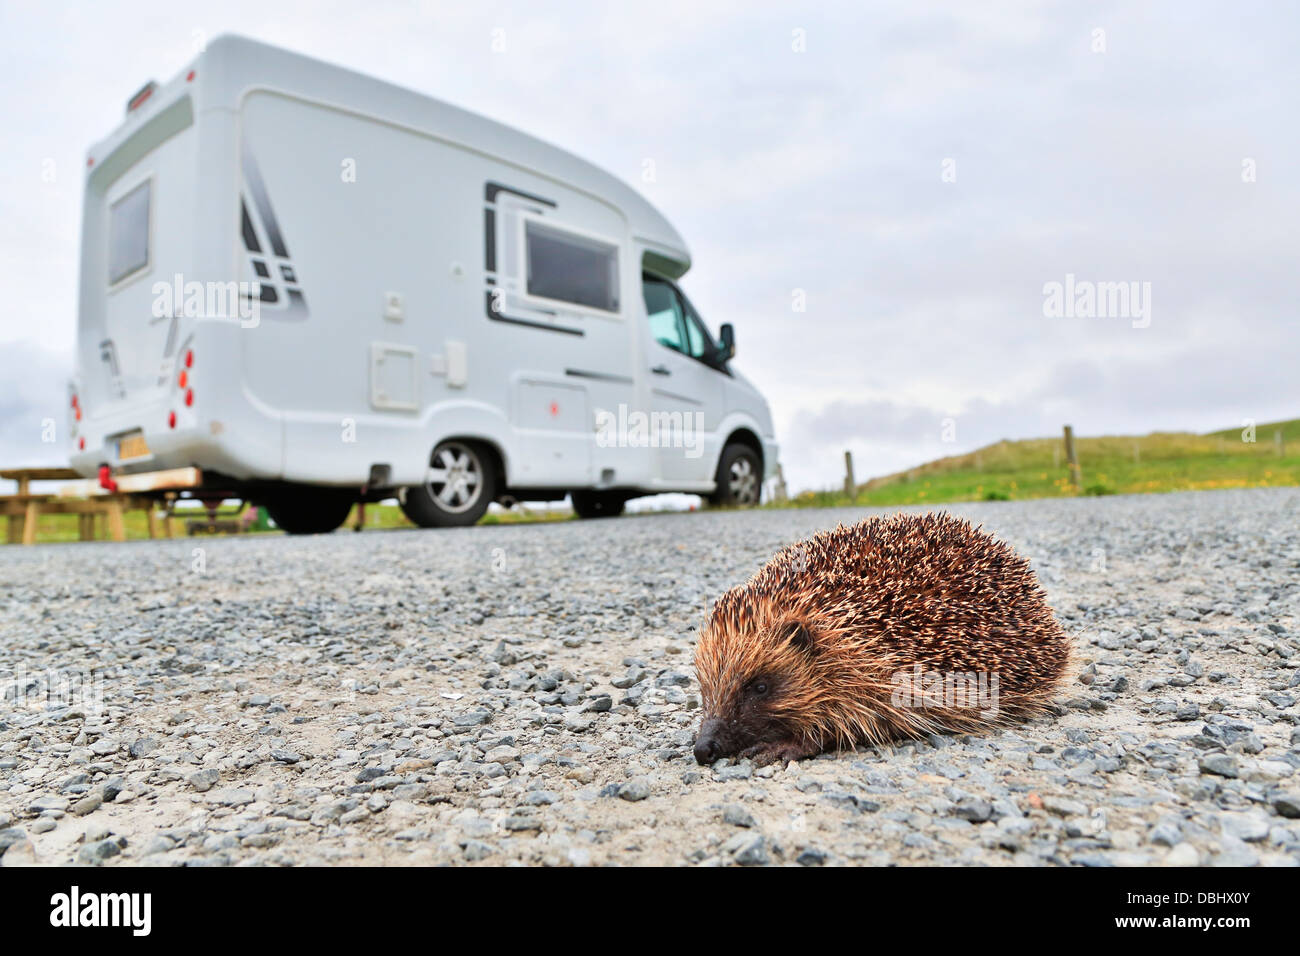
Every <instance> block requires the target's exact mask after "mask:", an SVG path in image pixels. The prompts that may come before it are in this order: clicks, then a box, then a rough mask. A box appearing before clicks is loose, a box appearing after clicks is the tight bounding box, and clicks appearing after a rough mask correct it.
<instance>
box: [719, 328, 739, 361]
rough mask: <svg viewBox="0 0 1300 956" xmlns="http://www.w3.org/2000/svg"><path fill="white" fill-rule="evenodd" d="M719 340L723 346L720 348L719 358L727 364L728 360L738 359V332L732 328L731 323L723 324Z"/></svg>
mask: <svg viewBox="0 0 1300 956" xmlns="http://www.w3.org/2000/svg"><path fill="white" fill-rule="evenodd" d="M718 338H720V339H721V340H722V344H721V345H720V346H718V358H719V359H720V360H721V361H723V362H725V361H727V360H728V359H733V358H735V357H736V330H735V329H733V328H732V327H731V323H730V322H723V323H722V326H721V327H720V328H719V329H718Z"/></svg>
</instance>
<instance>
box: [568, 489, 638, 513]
mask: <svg viewBox="0 0 1300 956" xmlns="http://www.w3.org/2000/svg"><path fill="white" fill-rule="evenodd" d="M569 498H570V499H571V500H572V501H573V511H574V513H575V514H577V516H578V517H579V518H615V517H618V516H619V515H621V514H622V513H623V509H624V508H625V507H627V499H626V498H624V497H623V496H622V495H621V494H619V493H618V492H616V491H571V492H569Z"/></svg>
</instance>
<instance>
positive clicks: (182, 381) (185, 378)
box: [176, 369, 189, 388]
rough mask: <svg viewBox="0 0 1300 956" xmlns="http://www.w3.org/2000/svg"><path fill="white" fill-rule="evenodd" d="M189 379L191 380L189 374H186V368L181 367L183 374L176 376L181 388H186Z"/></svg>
mask: <svg viewBox="0 0 1300 956" xmlns="http://www.w3.org/2000/svg"><path fill="white" fill-rule="evenodd" d="M187 381H189V376H187V375H186V374H185V369H181V374H180V375H177V376H176V384H177V385H178V386H179V387H180V388H184V387H185V383H186V382H187Z"/></svg>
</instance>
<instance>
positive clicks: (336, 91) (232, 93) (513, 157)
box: [92, 33, 691, 278]
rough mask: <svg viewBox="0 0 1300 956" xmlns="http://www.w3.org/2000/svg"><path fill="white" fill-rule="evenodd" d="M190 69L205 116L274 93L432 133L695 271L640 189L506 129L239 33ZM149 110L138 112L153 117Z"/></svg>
mask: <svg viewBox="0 0 1300 956" xmlns="http://www.w3.org/2000/svg"><path fill="white" fill-rule="evenodd" d="M191 69H193V70H195V71H196V72H197V74H198V80H199V85H200V90H199V91H196V92H198V93H199V102H197V103H196V107H197V109H198V110H199V111H200V112H203V111H206V110H209V109H214V108H219V109H238V108H239V106H240V103H241V100H242V98H243V96H244V94H245V93H246V92H247V91H248V90H250V89H251V88H253V87H270V88H273V89H277V90H280V91H282V92H287V93H294V94H297V95H299V96H302V97H304V98H309V99H313V100H321V101H324V102H327V103H332V104H337V105H340V106H346V107H347V108H348V109H351V110H354V111H356V112H358V113H361V114H363V115H366V116H373V117H377V118H380V119H383V120H385V121H388V122H391V123H396V124H399V125H402V126H406V127H409V128H411V129H415V130H420V131H423V132H428V133H430V134H432V135H436V136H437V137H438V138H440V139H443V140H447V141H449V142H454V143H456V144H458V145H460V146H464V147H466V148H468V149H472V150H474V151H476V152H480V153H484V154H487V155H490V156H491V157H492V158H493V159H495V160H498V161H500V162H504V163H509V164H510V165H513V166H517V167H519V168H520V169H522V170H525V171H527V172H529V173H531V174H533V175H536V176H541V177H543V178H546V179H551V180H554V181H556V182H557V183H560V184H562V185H564V186H566V187H568V188H570V189H574V190H577V191H579V192H584V193H586V194H588V195H590V196H592V197H593V198H596V199H598V200H601V201H604V202H606V203H608V204H610V205H612V206H615V207H617V208H618V209H619V210H620V211H621V212H622V213H623V215H625V216H626V217H627V220H628V224H629V227H630V228H631V231H632V235H633V237H634V238H636V239H637V240H639V241H641V242H644V243H646V244H648V245H650V246H651V247H653V248H654V251H655V253H657V254H656V255H655V256H654V268H655V271H659V272H666V273H668V274H669V275H670V276H671V277H673V278H676V277H678V276H680V275H682V274H684V273H685V272H686V270H687V269H689V268H690V262H691V257H690V250H689V249H688V248H687V246H686V243H685V241H684V240H683V239H682V237H681V235H680V234H679V233H678V232H677V230H676V229H674V228H673V226H672V224H671V223H670V222H668V220H667V219H665V218H664V216H663V215H662V214H661V213H660V212H659V211H658V210H657V209H655V208H654V206H652V205H651V204H650V203H649V202H648V201H647V200H646V199H645V197H644V196H642V195H641V194H640V193H638V192H637V191H636V190H635V189H633V188H632V187H631V186H629V185H628V184H627V183H625V182H623V181H622V180H621V179H619V178H618V177H616V176H613V175H611V174H610V173H607V172H605V171H604V170H603V169H601V168H599V167H598V166H594V165H592V164H591V163H589V162H587V161H586V160H584V159H581V158H579V157H578V156H575V155H573V154H572V153H570V152H568V151H566V150H563V149H560V148H559V147H558V146H553V145H551V144H550V143H547V142H545V141H544V140H540V139H538V138H536V137H534V136H530V135H528V134H527V133H523V132H520V131H519V130H517V129H514V128H512V127H510V126H506V125H505V124H503V123H498V122H496V121H495V120H490V119H488V118H487V117H484V116H480V115H479V114H477V113H472V112H470V111H469V110H465V109H461V108H460V107H458V106H453V105H451V104H450V103H445V102H443V101H441V100H437V99H434V98H433V97H430V96H425V95H423V94H420V93H416V92H413V91H412V90H408V89H405V88H403V87H400V86H395V85H394V84H392V83H387V82H384V81H383V80H378V79H375V78H374V77H371V76H366V75H365V74H363V73H357V72H355V71H353V70H349V69H346V68H344V67H341V66H336V65H334V64H331V63H326V62H324V61H323V60H317V59H314V58H312V57H308V56H304V55H302V54H299V53H293V52H291V51H289V50H285V49H282V48H280V47H275V46H271V45H269V44H266V43H261V42H258V41H256V40H250V39H248V38H247V37H242V36H238V35H235V34H229V33H227V34H222V35H221V36H218V37H217V38H215V39H214V40H212V41H211V42H209V43H208V45H207V47H206V48H205V50H204V51H203V53H202V54H200V56H199V57H198V58H197V60H196V61H195V62H194V63H192V64H191V65H190V66H188V67H186V68H185V69H183V70H181V75H185V74H188V71H189V70H191ZM184 85H185V84H184V83H183V82H181V81H180V76H178V77H177V79H176V80H173V81H172V82H170V83H168V84H166V85H165V87H164V88H161V89H160V90H159V93H160V94H162V95H159V96H158V97H156V99H159V100H166V99H170V97H168V96H166V95H165V93H164V90H165V89H166V88H176V89H177V90H179V88H180V87H182V86H184ZM168 92H169V90H168ZM150 105H152V104H150ZM150 105H146V106H145V108H144V109H142V110H141V111H140V112H141V113H147V112H149V106H150ZM134 119H135V118H134V117H128V119H127V121H126V122H125V123H124V124H123V126H122V127H119V128H118V129H117V130H115V131H114V132H113V133H112V134H111V135H109V136H108V137H106V138H105V139H104V140H103V141H102V142H100V143H98V144H96V145H95V146H94V147H92V152H93V153H95V154H99V155H103V153H104V151H105V149H107V150H108V151H111V150H113V149H115V148H116V147H117V146H118V145H120V143H121V142H122V141H123V140H124V139H125V138H126V137H127V136H128V135H129V131H132V130H134V129H135V128H136V125H137V124H136V122H133V120H134ZM141 119H143V117H141Z"/></svg>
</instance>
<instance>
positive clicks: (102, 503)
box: [0, 468, 199, 544]
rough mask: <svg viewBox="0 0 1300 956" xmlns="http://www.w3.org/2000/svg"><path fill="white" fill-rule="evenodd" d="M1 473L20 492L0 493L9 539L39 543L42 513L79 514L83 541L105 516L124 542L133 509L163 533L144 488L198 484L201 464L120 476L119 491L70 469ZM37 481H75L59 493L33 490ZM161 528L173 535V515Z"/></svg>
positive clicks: (151, 532)
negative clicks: (102, 486) (37, 538)
mask: <svg viewBox="0 0 1300 956" xmlns="http://www.w3.org/2000/svg"><path fill="white" fill-rule="evenodd" d="M0 478H6V479H8V480H10V481H16V482H17V483H18V493H17V494H14V495H0V514H3V515H4V516H5V517H6V518H7V519H8V525H9V527H8V541H9V543H10V544H17V543H18V542H20V541H21V542H22V543H23V544H35V543H36V526H37V523H38V522H39V520H40V517H41V515H43V514H75V515H77V516H78V519H77V533H78V536H79V537H80V538H81V540H82V541H91V540H93V539H94V537H95V519H96V518H97V517H100V518H103V519H104V524H105V525H106V528H107V531H108V536H109V537H110V538H112V539H113V540H114V541H125V540H126V521H125V513H126V512H127V511H131V510H142V511H144V512H145V514H146V515H147V517H148V522H149V537H151V538H153V537H156V536H157V533H158V518H157V516H156V515H155V513H154V509H155V508H156V507H157V501H156V500H155V499H154V498H152V497H147V496H145V495H141V494H139V492H143V491H159V490H162V489H165V488H185V487H192V486H194V485H197V484H198V481H199V471H198V469H197V468H177V469H172V470H171V471H160V472H153V473H151V474H148V475H132V476H124V477H121V478H119V479H117V481H118V485H119V488H118V490H117V491H115V492H110V491H107V490H105V489H103V488H100V487H99V483H98V482H97V481H93V480H84V479H82V477H81V475H80V474H79V473H77V472H75V471H73V470H72V469H71V468H5V469H0ZM33 481H73V482H74V483H73V484H72V485H66V486H64V487H63V488H60V489H59V491H58V493H57V494H46V493H42V494H33V493H32V491H31V483H32V482H33ZM162 531H163V534H164V535H165V536H166V537H168V538H170V537H171V536H172V525H171V520H170V519H169V518H165V517H164V518H163V521H162Z"/></svg>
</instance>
